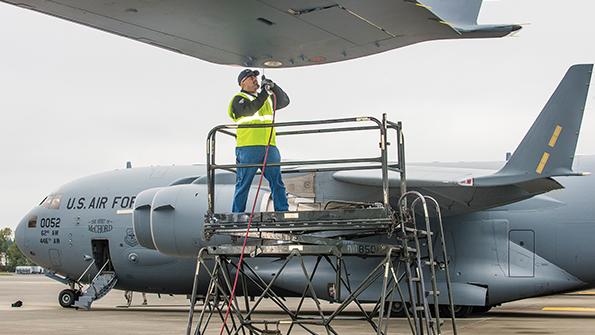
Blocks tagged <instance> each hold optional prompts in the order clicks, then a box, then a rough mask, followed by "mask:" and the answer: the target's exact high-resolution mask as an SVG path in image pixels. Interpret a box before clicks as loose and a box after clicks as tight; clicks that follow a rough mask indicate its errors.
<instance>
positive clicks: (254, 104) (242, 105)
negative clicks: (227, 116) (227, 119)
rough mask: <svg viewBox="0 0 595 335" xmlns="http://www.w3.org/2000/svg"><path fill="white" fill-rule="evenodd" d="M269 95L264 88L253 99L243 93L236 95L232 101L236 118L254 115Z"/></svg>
mask: <svg viewBox="0 0 595 335" xmlns="http://www.w3.org/2000/svg"><path fill="white" fill-rule="evenodd" d="M268 97H269V95H268V94H267V93H266V91H264V90H263V92H260V93H259V94H258V96H257V97H256V99H254V100H252V101H250V100H248V99H246V98H244V97H242V96H241V95H236V96H235V97H234V98H233V100H232V102H231V108H232V112H233V114H234V115H235V117H236V118H240V117H242V116H252V115H254V113H256V112H257V111H258V110H259V109H260V108H261V107H262V105H263V104H264V103H265V101H266V100H267V98H268Z"/></svg>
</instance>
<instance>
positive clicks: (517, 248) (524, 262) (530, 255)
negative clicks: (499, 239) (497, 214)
mask: <svg viewBox="0 0 595 335" xmlns="http://www.w3.org/2000/svg"><path fill="white" fill-rule="evenodd" d="M508 240H509V241H508V275H509V276H510V277H534V276H535V232H534V231H533V230H511V231H510V232H509V234H508Z"/></svg>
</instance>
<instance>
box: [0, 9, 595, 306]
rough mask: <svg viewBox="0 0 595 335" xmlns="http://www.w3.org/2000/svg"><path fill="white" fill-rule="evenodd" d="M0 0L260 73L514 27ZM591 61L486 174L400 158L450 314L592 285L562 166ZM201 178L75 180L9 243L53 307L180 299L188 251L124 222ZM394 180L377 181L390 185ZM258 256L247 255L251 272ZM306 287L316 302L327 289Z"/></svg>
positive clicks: (333, 185) (422, 14)
mask: <svg viewBox="0 0 595 335" xmlns="http://www.w3.org/2000/svg"><path fill="white" fill-rule="evenodd" d="M3 1H4V2H7V3H11V4H14V5H17V6H20V7H24V8H28V9H32V10H35V11H39V12H42V13H46V14H49V15H53V16H57V17H60V18H64V19H67V20H70V21H74V22H78V23H81V24H84V25H88V26H91V27H95V28H97V29H101V30H104V31H108V32H111V33H115V34H118V35H121V36H125V37H128V38H132V39H135V40H137V41H140V42H143V43H148V44H151V45H154V46H157V47H162V48H166V49H168V50H172V51H175V52H179V53H182V54H186V55H189V56H192V57H196V58H200V59H203V60H206V61H210V62H214V63H218V64H227V65H238V66H249V67H263V68H264V67H268V68H288V67H299V66H310V65H316V64H326V63H332V62H339V61H344V60H348V59H355V58H359V57H363V56H366V55H371V54H376V53H380V52H384V51H387V50H391V49H396V48H401V47H405V46H408V45H412V44H415V43H420V42H425V41H432V40H442V39H470V38H497V37H503V36H507V35H509V34H510V33H512V32H514V31H517V30H519V29H520V28H521V26H519V25H511V24H489V25H486V24H478V21H477V19H478V15H479V12H480V9H481V5H482V1H481V0H451V1H441V0H418V1H415V0H414V1H388V0H374V1H366V2H360V1H353V0H340V1H326V0H318V1H292V0H283V1H271V0H246V1H179V2H176V3H174V4H171V3H166V2H163V3H158V2H140V1H120V2H101V3H99V2H92V1H67V0H60V1H43V0H22V1H13V0H3ZM248 41H249V43H248ZM591 70H592V66H590V65H580V66H575V67H572V68H571V69H570V70H569V72H568V74H567V76H566V77H565V79H564V80H563V81H562V83H561V85H560V86H559V88H558V90H557V91H556V93H554V95H553V96H552V98H551V99H550V102H549V103H548V104H547V105H546V107H545V108H544V110H543V112H542V114H541V115H540V117H539V118H538V119H537V121H536V123H535V124H534V126H533V127H532V128H531V130H530V131H529V133H528V134H527V136H526V137H525V139H524V140H523V142H522V143H521V145H520V146H519V148H518V149H517V151H515V154H514V155H512V157H511V159H510V160H509V161H508V162H507V163H506V164H505V165H504V167H503V168H502V169H500V170H498V171H496V172H495V173H493V174H490V173H491V172H493V171H492V170H490V169H485V166H483V165H482V164H468V165H465V164H461V165H460V166H456V165H454V166H439V165H436V166H428V165H417V166H414V165H410V166H408V171H409V178H408V185H409V188H410V189H419V190H420V191H422V192H423V193H424V194H429V195H432V196H434V197H435V198H436V199H438V201H439V202H440V205H441V209H442V211H443V212H444V214H445V217H446V222H445V224H446V234H447V236H448V242H447V244H448V245H449V250H450V254H449V255H450V258H451V259H450V262H451V264H452V266H453V269H454V271H453V273H454V274H455V276H454V278H453V282H454V286H455V289H454V291H455V297H456V298H455V299H456V303H457V306H458V309H457V311H456V312H457V314H459V315H464V314H469V313H470V312H471V311H473V310H487V309H488V308H489V307H491V306H493V305H497V304H500V303H503V302H506V301H512V300H516V299H521V298H525V297H531V296H536V295H545V294H554V293H558V292H564V291H568V290H574V289H579V288H582V287H587V286H589V285H592V283H593V281H594V279H593V275H592V274H590V272H589V271H588V268H589V267H586V266H584V264H588V263H585V262H588V261H589V260H588V259H587V260H583V259H582V258H584V257H586V256H585V255H588V254H589V252H590V250H591V249H590V246H589V244H588V241H587V239H586V236H588V235H587V234H586V233H585V232H588V231H589V229H592V228H590V227H591V226H592V223H593V213H592V211H593V208H592V207H593V206H590V205H591V204H590V203H589V202H588V200H586V198H585V196H584V195H585V194H587V192H588V190H589V189H590V188H591V186H592V185H591V184H592V182H593V179H592V178H591V177H581V178H577V177H576V175H580V173H574V172H573V171H574V170H573V169H572V167H573V164H574V165H575V166H574V167H575V168H576V169H586V170H588V169H589V168H591V167H592V166H593V160H594V159H593V157H591V156H589V157H581V158H580V159H576V160H575V159H574V150H575V147H576V140H577V135H578V130H579V127H580V120H581V118H582V110H583V109H584V104H585V101H584V100H585V99H586V95H587V91H586V89H587V86H588V82H589V80H590V74H591ZM561 106H563V107H564V108H561ZM564 113H566V114H564ZM554 121H556V122H557V123H552V122H554ZM550 143H551V144H552V145H550ZM546 145H547V147H546ZM416 171H417V172H416ZM416 173H417V174H418V175H417V176H416ZM204 175H205V168H204V166H200V165H196V166H185V167H184V166H177V167H147V168H130V169H124V170H117V171H112V172H106V173H101V174H98V175H94V176H89V177H85V178H81V179H79V180H76V181H73V182H72V183H69V184H66V185H64V186H62V187H60V188H59V189H58V190H56V191H55V192H52V193H51V194H50V195H49V196H48V197H46V198H45V199H44V200H43V201H42V202H41V203H40V204H39V206H36V207H35V208H33V209H32V210H31V211H30V212H29V213H28V214H27V215H26V216H25V217H24V218H23V220H22V222H20V224H19V225H18V227H17V230H16V241H17V245H18V246H19V248H20V250H21V251H22V252H23V253H24V254H25V255H27V257H29V258H30V259H32V260H33V261H35V262H36V263H38V264H42V265H44V266H46V267H47V268H48V269H50V270H51V271H52V272H53V273H54V275H53V278H54V279H57V280H60V281H61V282H63V283H65V284H68V285H70V287H71V288H70V289H66V290H64V291H62V292H61V293H60V296H59V302H60V304H61V305H63V306H65V307H70V306H73V305H74V306H77V303H78V306H81V307H87V308H88V307H89V306H90V304H91V302H92V300H93V299H97V298H100V297H101V296H102V295H104V294H105V293H107V292H108V291H109V290H110V289H111V288H118V289H125V290H135V291H144V292H162V293H175V294H187V293H189V292H190V289H191V286H192V279H193V268H194V259H193V257H191V256H190V255H191V254H192V252H195V251H196V250H195V249H196V246H195V247H193V248H190V249H191V250H184V252H180V249H179V248H178V245H175V246H174V245H172V244H171V242H172V241H168V240H167V239H166V236H162V235H159V234H153V233H152V231H149V232H148V231H147V230H146V228H147V225H146V222H147V221H146V220H145V221H144V222H145V225H144V226H143V225H142V224H140V223H141V222H143V221H142V220H139V224H136V223H137V222H135V224H134V225H133V223H132V221H133V220H132V218H131V216H133V217H134V218H135V219H138V218H139V217H142V215H141V212H142V206H145V208H146V206H149V202H150V201H151V200H153V198H152V196H155V194H157V193H158V192H159V189H158V188H168V189H170V190H171V189H172V187H173V188H176V187H177V188H193V187H198V188H200V187H202V188H204V184H200V183H199V182H198V181H200V179H201V178H202V177H203V176H204ZM553 177H556V178H557V179H556V180H554V179H553ZM459 178H463V179H459ZM224 179H225V178H218V180H219V181H220V182H221V183H222V184H221V185H219V187H220V188H227V189H228V193H230V191H229V190H231V188H232V187H233V185H232V184H233V183H232V182H230V181H229V180H230V178H227V180H228V181H227V184H226V183H225V180H224ZM316 180H321V181H322V180H324V181H326V184H325V188H326V189H325V190H327V191H325V197H326V198H322V199H314V200H317V201H328V200H329V199H340V200H347V201H354V200H362V201H374V200H375V199H374V197H375V194H376V193H375V192H376V191H375V190H377V189H378V183H379V180H378V178H377V177H375V176H374V175H370V174H369V173H364V172H359V173H358V172H350V173H345V172H341V173H336V174H329V173H327V174H320V175H318V176H317V178H316ZM195 182H196V183H195ZM288 182H289V181H288ZM397 183H398V179H397V178H394V177H391V185H395V184H397ZM562 185H565V186H566V189H565V190H562V187H563V186H562ZM149 190H153V191H149ZM362 190H366V191H368V192H365V193H361V191H362ZM143 192H144V193H143ZM152 192H155V193H152ZM547 192H549V193H548V195H547V196H546V195H544V193H547ZM198 194H204V190H202V192H199V193H198ZM223 194H225V193H223ZM357 194H366V195H367V196H366V197H363V198H362V199H359V198H357V196H355V198H354V195H357ZM140 200H143V201H140ZM259 200H260V201H261V202H263V201H264V200H263V199H259ZM203 202H204V201H203ZM150 203H151V204H152V202H150ZM219 203H220V204H223V206H224V207H225V201H219ZM200 206H202V207H200ZM200 206H199V207H198V208H204V206H205V204H204V203H201V204H200ZM198 221H200V220H198ZM149 222H150V221H149ZM142 227H144V228H145V229H144V230H143V229H142ZM566 227H575V228H576V229H566ZM149 228H152V227H151V225H149ZM194 228H197V227H194ZM188 238H195V239H196V238H198V240H195V241H201V237H200V236H194V235H192V234H189V235H188ZM186 242H188V241H186ZM216 242H217V241H213V242H212V243H216ZM201 243H202V242H201ZM190 244H192V243H190ZM199 244H200V243H199ZM564 248H569V250H566V249H564ZM563 249H564V250H563ZM579 260H580V261H579ZM267 264H268V263H267ZM267 264H260V266H261V269H263V271H264V269H266V265H267ZM268 265H269V266H271V265H270V264H268ZM356 266H363V267H365V266H366V263H365V262H364V263H363V264H356ZM85 282H90V283H92V284H94V285H97V286H96V287H95V291H96V292H95V294H94V296H93V297H88V296H86V295H85V294H82V293H83V292H80V291H81V289H82V283H85ZM76 285H79V288H76ZM325 285H326V283H325ZM291 287H292V282H291V278H289V279H288V280H287V282H286V284H285V285H283V287H281V288H280V289H283V290H284V292H285V293H286V294H287V295H291V294H293V293H295V292H293V293H292V292H291ZM319 289H320V290H322V292H321V295H320V296H321V297H324V296H325V293H324V292H325V291H326V287H324V288H322V287H321V288H319ZM98 291H99V292H98ZM81 294H82V295H81ZM295 294H301V292H299V293H295ZM375 298H376V297H373V294H372V296H370V298H369V299H372V300H373V299H375ZM85 299H86V301H83V300H85Z"/></svg>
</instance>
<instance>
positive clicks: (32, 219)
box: [27, 216, 37, 228]
mask: <svg viewBox="0 0 595 335" xmlns="http://www.w3.org/2000/svg"><path fill="white" fill-rule="evenodd" d="M27 227H28V228H35V227H37V216H32V217H30V218H29V222H27Z"/></svg>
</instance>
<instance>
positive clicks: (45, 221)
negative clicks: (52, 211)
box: [39, 218, 60, 228]
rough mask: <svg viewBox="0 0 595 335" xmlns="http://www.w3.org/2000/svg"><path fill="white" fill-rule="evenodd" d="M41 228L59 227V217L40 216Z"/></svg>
mask: <svg viewBox="0 0 595 335" xmlns="http://www.w3.org/2000/svg"><path fill="white" fill-rule="evenodd" d="M39 225H40V226H41V228H60V218H41V220H40V221H39Z"/></svg>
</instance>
